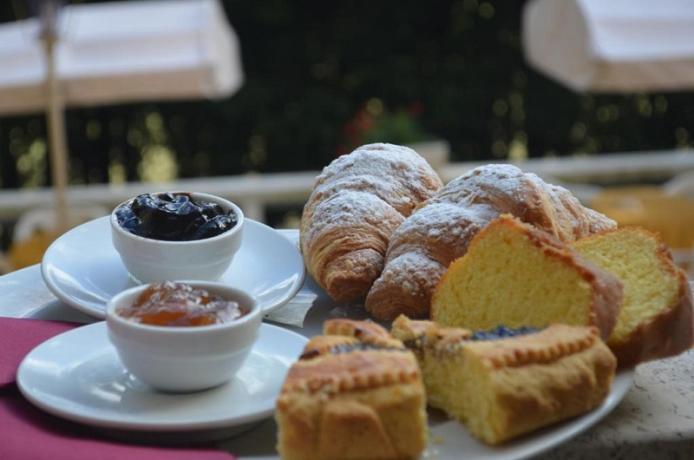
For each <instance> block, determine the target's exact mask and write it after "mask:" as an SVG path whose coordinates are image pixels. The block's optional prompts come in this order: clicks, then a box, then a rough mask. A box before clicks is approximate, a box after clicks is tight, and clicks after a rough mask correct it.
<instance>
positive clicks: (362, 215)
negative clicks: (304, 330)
mask: <svg viewBox="0 0 694 460" xmlns="http://www.w3.org/2000/svg"><path fill="white" fill-rule="evenodd" d="M442 185H443V184H442V183H441V179H439V177H438V175H437V174H436V172H434V170H433V169H432V168H431V166H429V164H428V163H427V162H426V161H425V160H424V159H423V158H422V157H420V156H419V155H418V154H417V153H416V152H415V151H414V150H412V149H410V148H407V147H402V146H397V145H392V144H369V145H364V146H362V147H359V148H358V149H356V150H355V151H354V152H352V153H350V154H348V155H343V156H341V157H339V158H337V159H336V160H334V161H333V162H332V163H330V164H329V165H328V166H326V167H325V168H324V169H323V171H322V172H321V174H320V175H319V176H318V177H317V179H316V182H315V185H314V189H313V192H312V193H311V196H310V197H309V199H308V202H307V203H306V206H305V207H304V211H303V214H302V216H301V230H300V232H301V235H300V243H301V251H302V253H303V256H304V261H305V263H306V267H307V269H308V271H309V273H310V274H311V275H312V276H313V278H314V279H315V280H316V282H317V283H318V284H319V285H320V286H321V287H322V288H323V289H324V290H325V291H326V292H327V293H328V294H329V295H330V296H331V297H332V298H333V299H334V300H336V301H351V300H359V299H363V298H364V296H365V295H366V293H367V292H368V291H369V288H370V287H371V285H372V284H373V282H374V280H375V279H376V278H377V277H378V275H379V274H380V273H381V270H382V269H383V261H384V257H385V253H386V249H387V247H388V241H389V240H390V236H391V234H392V233H393V231H394V230H395V229H396V228H397V227H398V226H399V225H400V224H401V223H402V222H403V221H404V220H405V218H406V217H407V216H409V215H410V214H411V213H412V211H413V210H414V209H415V208H416V207H417V206H418V205H419V204H420V203H422V202H423V201H425V200H427V199H428V198H429V197H431V196H433V195H434V193H435V192H437V191H438V190H439V189H440V188H441V187H442Z"/></svg>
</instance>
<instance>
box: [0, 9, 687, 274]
mask: <svg viewBox="0 0 694 460" xmlns="http://www.w3.org/2000/svg"><path fill="white" fill-rule="evenodd" d="M62 3H63V4H64V5H68V6H70V7H72V6H75V5H77V6H79V5H85V4H92V3H99V2H91V1H69V2H62ZM128 3H137V0H132V1H131V2H128ZM525 3H526V2H524V1H513V2H508V1H500V0H455V1H453V0H451V1H444V0H440V1H439V0H436V1H431V2H415V1H390V0H386V1H378V2H373V1H369V2H366V1H354V2H318V1H304V2H289V1H280V0H268V1H262V2H254V1H237V0H224V1H220V2H219V4H221V6H222V7H223V14H224V15H225V16H226V19H227V21H228V23H229V24H230V26H231V28H232V29H233V31H234V32H235V36H236V39H237V41H238V44H239V47H240V62H241V66H242V73H243V83H242V85H241V86H240V87H239V88H238V90H237V91H235V92H234V93H233V94H231V95H229V96H226V97H222V98H220V99H214V100H209V99H199V98H189V99H186V98H185V97H184V98H182V99H181V98H179V99H177V100H173V101H172V100H166V101H165V100H162V101H157V100H148V101H145V102H136V103H129V102H126V103H118V104H108V105H99V106H91V107H68V108H67V110H66V112H65V113H66V117H65V126H66V132H67V144H68V149H67V151H68V161H67V163H68V178H69V180H68V182H69V184H70V187H71V189H72V192H71V193H72V195H70V197H71V198H72V199H71V202H70V206H74V207H76V208H80V207H86V206H88V205H89V206H91V205H94V206H95V207H96V209H97V210H96V211H95V214H98V213H99V212H100V210H104V211H105V212H109V210H110V207H111V206H113V205H114V204H116V203H117V202H119V200H120V199H121V198H122V199H125V198H127V197H128V196H131V195H132V194H133V193H132V192H133V191H139V190H141V189H142V187H144V189H146V190H158V189H163V188H169V186H168V185H167V186H162V185H161V184H162V183H167V184H168V183H170V182H174V184H176V187H174V188H186V187H187V185H191V186H193V188H198V189H200V190H206V191H212V192H213V193H220V194H221V193H222V192H223V191H228V195H229V196H231V198H233V199H236V200H238V201H239V202H240V203H241V204H242V206H244V208H246V209H247V210H248V213H249V214H250V215H251V216H252V217H254V218H256V219H260V220H263V221H265V222H266V223H268V224H269V225H272V226H275V227H287V226H296V225H297V223H298V218H299V216H300V212H301V206H302V204H303V202H304V200H305V198H306V197H307V196H308V193H309V191H310V187H311V181H312V178H313V177H314V176H315V174H317V171H319V170H320V169H321V168H322V167H323V166H325V165H326V164H327V163H329V162H330V161H331V160H333V159H334V158H335V157H336V156H338V155H340V154H344V153H348V152H350V151H351V150H352V149H353V148H354V147H356V146H358V145H361V144H364V143H368V142H376V141H382V142H393V143H399V144H407V145H414V146H415V148H416V149H417V150H418V151H420V153H423V154H425V155H426V156H427V158H428V159H429V160H430V161H431V162H432V163H433V164H434V165H435V166H436V168H437V169H438V170H439V172H440V173H441V174H442V176H443V177H444V179H446V180H448V179H450V178H452V177H455V176H456V175H458V174H460V173H462V172H464V171H465V170H467V169H469V168H470V167H473V166H474V165H475V164H478V163H486V162H500V161H513V162H520V163H522V165H526V167H525V169H527V170H531V171H537V172H538V173H539V174H541V175H543V176H544V177H545V178H546V179H548V180H551V181H554V182H560V183H562V184H564V185H566V186H568V187H569V188H570V189H572V190H573V191H574V192H575V193H576V194H577V195H578V196H579V198H581V199H582V200H583V201H584V202H586V203H587V204H591V205H593V206H595V207H597V208H598V209H600V210H602V211H605V212H607V213H608V214H611V215H612V216H613V217H615V218H617V219H619V220H620V222H622V223H628V224H630V223H636V224H642V225H646V226H649V227H650V228H653V229H654V230H657V231H660V232H661V233H663V235H664V236H665V237H666V238H667V239H668V242H670V244H671V245H673V246H674V247H675V248H676V249H677V250H678V252H677V254H678V257H679V260H680V262H681V263H682V264H684V265H686V264H687V263H688V260H689V254H690V252H691V248H692V243H693V242H694V234H693V233H692V232H693V230H692V228H693V227H692V226H691V225H689V223H690V222H691V221H694V212H693V211H694V206H692V205H691V203H690V199H689V198H688V197H687V193H692V192H691V190H690V187H689V186H688V184H689V182H690V178H689V177H688V176H687V171H689V170H692V171H694V153H693V152H692V151H691V150H690V149H692V148H694V91H691V90H690V91H685V90H680V89H676V90H675V91H668V92H663V91H662V90H660V91H638V92H637V91H629V92H619V93H618V92H612V93H593V92H582V93H578V92H575V91H573V90H571V89H569V88H568V87H566V86H565V85H563V84H561V83H560V82H558V81H556V80H553V79H550V78H548V77H546V76H544V75H543V74H541V73H539V72H538V71H536V70H533V68H531V67H529V65H528V62H527V60H526V58H525V57H524V52H523V45H522V37H521V22H522V21H521V19H522V14H523V9H524V6H525ZM34 13H35V10H32V5H31V2H27V1H24V0H8V1H4V2H0V21H1V22H2V23H3V24H10V23H13V22H15V21H18V20H25V19H28V18H30V17H31V16H32V14H34ZM62 14H65V15H67V16H68V17H67V19H66V21H65V22H64V23H62V24H63V25H61V27H59V28H58V33H59V34H60V33H62V32H67V31H69V29H70V27H71V22H70V19H69V14H70V13H69V11H67V12H64V13H62ZM123 26H124V27H125V26H126V25H123ZM25 37H26V40H27V41H32V40H34V39H35V37H34V36H32V35H30V34H28V33H27V34H25ZM2 46H3V44H2V43H0V50H1V49H2ZM127 58H128V56H127V54H125V55H123V56H122V59H126V60H127ZM2 65H3V64H2V62H0V66H2ZM123 84H125V85H127V84H128V83H127V82H124V83H123ZM47 132H48V131H47V125H46V116H45V114H44V113H43V112H41V111H37V112H35V113H8V114H4V115H0V250H1V251H2V253H3V259H2V263H1V265H2V268H1V270H2V271H9V270H13V269H17V268H21V267H22V266H26V265H28V264H31V263H36V262H38V261H40V256H41V254H42V252H43V250H44V249H45V247H46V245H47V244H48V243H49V242H50V241H51V240H52V239H53V238H55V232H52V231H51V229H50V226H46V225H45V224H41V223H40V221H41V219H34V220H33V221H32V219H29V218H28V217H27V214H29V215H30V216H31V215H34V216H35V214H36V212H35V210H36V209H42V208H50V206H51V203H52V201H51V200H52V195H51V192H50V189H49V187H50V186H51V180H52V179H51V174H50V160H49V141H48V136H47ZM521 167H523V166H521ZM189 179H190V180H193V181H194V182H186V180H189ZM132 184H138V185H132ZM143 184H144V186H143ZM179 185H180V187H179ZM138 187H140V188H138ZM128 193H130V194H131V195H128ZM90 199H91V201H90ZM32 211H33V212H34V214H31V213H32ZM23 219H24V224H23V222H22V221H23ZM27 219H28V223H26V222H27ZM37 222H38V223H37ZM20 230H21V231H20Z"/></svg>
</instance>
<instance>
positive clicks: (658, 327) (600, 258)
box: [574, 227, 694, 366]
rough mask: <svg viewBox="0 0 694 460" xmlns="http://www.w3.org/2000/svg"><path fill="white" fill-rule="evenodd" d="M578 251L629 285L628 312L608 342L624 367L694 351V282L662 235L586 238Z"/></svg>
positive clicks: (623, 232)
mask: <svg viewBox="0 0 694 460" xmlns="http://www.w3.org/2000/svg"><path fill="white" fill-rule="evenodd" d="M574 248H575V249H576V250H577V251H578V252H579V253H580V254H581V255H582V256H583V257H585V258H586V259H588V260H589V261H591V262H593V263H594V264H596V265H598V266H599V267H601V268H604V269H605V270H607V271H609V272H611V273H613V274H614V275H616V276H617V277H619V278H620V279H621V280H622V283H623V284H624V302H623V304H622V309H621V311H620V313H619V318H618V321H617V326H616V327H615V329H614V331H612V334H611V335H610V338H609V340H608V342H607V344H608V345H609V346H610V348H611V349H612V351H613V352H614V353H615V355H617V359H618V360H619V364H620V366H630V365H634V364H637V363H639V362H642V361H646V360H649V359H656V358H663V357H666V356H672V355H676V354H678V353H681V352H682V351H685V350H687V349H689V348H690V347H691V346H692V335H693V329H694V322H693V320H692V317H693V315H692V296H691V292H690V289H689V283H688V282H687V277H686V275H685V274H684V272H683V271H682V270H680V269H679V268H677V266H675V264H674V263H673V261H672V256H671V255H670V251H669V250H668V248H667V246H666V245H665V243H663V242H662V241H660V239H659V238H658V237H657V236H656V235H654V234H653V233H650V232H648V231H646V230H644V229H640V228H633V227H632V228H622V229H618V230H613V231H609V232H606V233H603V234H599V235H595V236H591V237H588V238H584V239H581V240H579V241H578V242H576V243H575V244H574Z"/></svg>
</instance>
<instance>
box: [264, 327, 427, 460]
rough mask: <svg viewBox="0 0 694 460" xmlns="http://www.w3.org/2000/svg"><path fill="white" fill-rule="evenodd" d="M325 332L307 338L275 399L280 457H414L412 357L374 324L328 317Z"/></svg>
mask: <svg viewBox="0 0 694 460" xmlns="http://www.w3.org/2000/svg"><path fill="white" fill-rule="evenodd" d="M324 333H325V334H326V335H323V336H318V337H314V338H312V339H311V340H310V341H309V344H308V345H307V347H306V350H305V352H304V355H303V356H302V359H300V360H299V361H298V362H297V363H295V364H294V365H293V366H292V367H291V369H290V370H289V373H288V375H287V378H286V380H285V382H284V385H283V387H282V392H281V394H280V397H279V399H278V400H277V410H276V414H275V417H276V420H277V423H278V426H279V433H278V450H279V452H280V454H281V456H282V458H284V459H315V460H322V459H326V460H327V459H330V460H339V459H358V458H374V459H401V458H402V459H405V458H416V457H418V456H419V454H420V453H421V452H422V451H423V450H424V447H425V446H426V413H425V410H424V409H425V394H424V386H423V383H422V379H421V374H420V371H419V367H418V365H417V360H416V358H415V357H414V355H413V354H412V353H411V352H410V351H409V350H407V349H406V348H405V347H404V346H403V344H402V343H401V342H400V341H398V340H395V339H393V338H391V337H390V335H389V334H388V332H387V331H386V330H385V329H383V328H381V327H380V326H378V325H376V324H373V323H368V322H360V321H352V320H331V321H328V322H326V323H325V325H324ZM327 334H339V335H327Z"/></svg>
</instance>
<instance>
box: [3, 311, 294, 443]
mask: <svg viewBox="0 0 694 460" xmlns="http://www.w3.org/2000/svg"><path fill="white" fill-rule="evenodd" d="M306 341H307V339H306V338H305V337H302V336H300V335H299V334H296V333H294V332H291V331H288V330H286V329H282V328H279V327H276V326H272V325H268V324H262V325H261V328H260V336H259V338H258V341H257V342H256V344H255V346H254V348H253V351H252V352H251V354H250V356H249V357H248V360H247V361H246V363H245V364H244V366H243V367H242V368H241V370H240V371H239V372H238V374H237V375H236V376H235V377H234V379H232V381H231V382H229V383H227V384H224V385H222V386H220V387H217V388H213V389H211V390H206V391H201V392H196V393H186V394H172V393H160V392H157V391H155V390H153V389H151V388H150V387H148V386H146V385H145V384H143V383H141V382H140V381H139V380H137V379H136V378H135V377H133V376H132V375H130V374H129V373H128V372H127V371H126V370H125V369H124V368H123V366H122V364H121V362H120V360H119V359H118V356H117V355H116V351H115V349H114V348H113V346H112V345H111V343H110V342H109V340H108V337H107V333H106V323H104V322H99V323H95V324H91V325H88V326H83V327H79V328H77V329H73V330H71V331H68V332H65V333H63V334H60V335H58V336H56V337H53V338H51V339H49V340H48V341H46V342H44V343H42V344H41V345H39V346H38V347H36V348H34V350H32V351H31V352H30V353H29V354H28V355H27V356H26V357H25V358H24V360H23V361H22V363H21V365H20V366H19V370H18V372H17V385H18V386H19V389H20V390H21V392H22V394H23V395H24V397H25V398H27V399H28V400H29V401H30V402H32V403H33V404H35V405H36V406H38V407H39V408H41V409H43V410H45V411H46V412H49V413H51V414H53V415H57V416H59V417H63V418H66V419H69V420H73V421H76V422H80V423H84V424H87V425H90V426H93V427H101V428H109V429H116V430H134V431H146V432H174V431H175V432H178V431H185V432H194V431H200V430H215V429H217V430H218V429H222V428H224V429H229V428H232V427H239V426H246V425H248V424H250V423H252V422H255V421H258V420H261V419H264V418H266V417H269V416H270V415H271V414H272V413H273V411H274V406H275V400H276V399H277V395H278V394H279V391H280V388H281V385H282V382H283V381H284V378H285V376H286V373H287V370H288V369H289V366H291V364H292V363H293V362H294V361H295V360H296V359H297V358H298V356H299V355H300V354H301V351H302V349H303V347H304V345H305V343H306Z"/></svg>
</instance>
